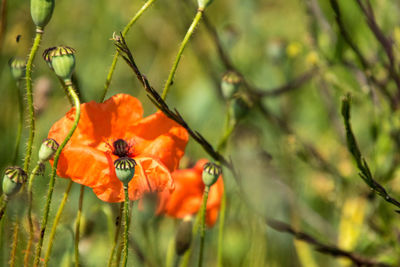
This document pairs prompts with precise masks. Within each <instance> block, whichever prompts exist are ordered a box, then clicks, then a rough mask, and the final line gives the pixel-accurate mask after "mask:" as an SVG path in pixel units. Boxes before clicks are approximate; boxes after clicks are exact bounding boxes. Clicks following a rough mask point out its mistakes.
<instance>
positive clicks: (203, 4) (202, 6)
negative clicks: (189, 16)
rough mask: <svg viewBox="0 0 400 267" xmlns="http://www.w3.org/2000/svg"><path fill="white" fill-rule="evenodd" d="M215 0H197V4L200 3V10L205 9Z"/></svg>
mask: <svg viewBox="0 0 400 267" xmlns="http://www.w3.org/2000/svg"><path fill="white" fill-rule="evenodd" d="M212 1H213V0H197V4H198V5H199V10H204V9H205V8H206V7H208V6H209V5H210V4H211V3H212Z"/></svg>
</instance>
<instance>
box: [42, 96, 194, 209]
mask: <svg viewBox="0 0 400 267" xmlns="http://www.w3.org/2000/svg"><path fill="white" fill-rule="evenodd" d="M74 114H75V109H74V108H72V109H71V110H70V111H69V112H67V114H66V115H65V116H64V117H63V118H61V119H60V120H59V121H57V122H56V123H55V124H54V125H53V126H52V127H51V129H50V131H49V135H48V137H49V138H53V139H55V140H56V141H57V142H58V143H61V142H62V141H63V140H64V138H65V136H66V135H67V133H68V131H69V129H70V128H71V127H72V124H73V119H74ZM142 116H143V109H142V104H141V103H140V101H139V100H138V99H136V98H135V97H132V96H130V95H126V94H117V95H115V96H113V97H111V98H110V99H108V100H107V101H105V102H104V103H96V102H94V101H91V102H89V103H85V104H82V105H81V117H80V121H79V124H78V127H77V129H76V131H75V132H74V134H73V136H72V137H71V139H70V141H69V142H68V144H67V145H66V146H65V148H64V149H63V151H62V153H61V155H60V159H59V163H58V168H57V174H58V176H61V177H64V178H70V179H71V180H73V181H74V182H76V183H79V184H83V185H85V186H88V187H91V188H92V189H93V192H94V193H95V194H96V195H97V197H98V198H100V199H101V200H103V201H107V202H121V201H123V200H124V191H123V186H122V183H121V182H120V181H119V180H118V178H117V177H116V174H115V169H114V164H113V163H114V161H115V160H116V159H118V153H116V146H115V147H114V144H115V143H116V142H115V141H117V140H121V139H122V140H124V141H126V143H125V142H124V143H125V144H128V148H127V149H128V151H127V154H128V155H129V157H132V158H134V159H135V161H136V163H137V166H136V170H135V176H134V177H133V179H132V180H131V181H130V182H129V198H130V199H131V200H135V199H138V198H140V197H141V196H142V195H143V194H144V193H145V192H159V191H163V190H165V189H170V190H172V189H173V188H174V183H173V180H172V177H171V172H172V171H174V170H175V169H176V168H177V167H178V164H179V160H180V159H181V157H182V156H183V154H184V150H185V147H186V143H187V141H188V138H189V135H188V133H187V131H186V130H185V129H184V128H183V127H181V126H180V125H178V124H177V123H175V122H174V121H172V120H171V119H169V118H167V117H166V116H165V115H164V114H163V113H162V112H161V111H158V112H156V113H154V114H152V115H150V116H148V117H145V118H142ZM51 163H52V162H51ZM52 164H53V163H52Z"/></svg>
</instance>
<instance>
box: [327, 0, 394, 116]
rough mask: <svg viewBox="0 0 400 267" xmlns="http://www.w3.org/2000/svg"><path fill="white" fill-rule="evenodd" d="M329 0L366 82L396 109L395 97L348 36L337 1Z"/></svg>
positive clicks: (341, 31) (343, 35) (342, 33)
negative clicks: (375, 88) (372, 71)
mask: <svg viewBox="0 0 400 267" xmlns="http://www.w3.org/2000/svg"><path fill="white" fill-rule="evenodd" d="M329 2H330V4H331V7H332V9H333V12H334V13H335V20H336V23H337V25H338V27H339V32H340V34H341V35H342V37H343V39H344V41H345V42H346V43H347V45H348V46H349V47H350V48H351V49H352V50H353V52H354V54H356V56H357V58H358V60H359V62H360V64H361V67H362V69H363V71H364V72H365V76H366V77H367V79H368V83H369V84H374V85H375V86H376V87H377V88H378V89H379V90H380V92H381V93H382V94H383V95H384V96H385V97H386V98H387V100H388V101H389V103H390V105H391V107H392V109H396V108H397V105H398V103H397V101H396V100H395V99H393V97H392V95H391V94H390V92H389V91H388V90H387V88H386V86H384V85H383V84H382V83H381V82H380V81H379V80H378V79H376V78H375V76H374V75H373V74H372V73H371V71H370V63H369V62H368V60H367V59H366V58H365V56H364V55H363V54H362V52H361V50H360V48H359V47H358V46H357V44H356V43H355V42H354V41H353V40H352V38H351V37H350V34H349V33H348V32H347V30H346V26H345V25H344V22H343V19H342V13H341V12H340V7H339V3H338V1H337V0H329Z"/></svg>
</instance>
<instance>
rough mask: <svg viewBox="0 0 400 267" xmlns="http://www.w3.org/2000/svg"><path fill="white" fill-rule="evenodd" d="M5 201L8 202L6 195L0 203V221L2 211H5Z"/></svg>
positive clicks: (2, 214)
mask: <svg viewBox="0 0 400 267" xmlns="http://www.w3.org/2000/svg"><path fill="white" fill-rule="evenodd" d="M7 203H8V197H7V196H6V195H4V198H3V202H2V203H1V205H0V222H1V219H2V218H3V216H4V213H5V212H6V207H7Z"/></svg>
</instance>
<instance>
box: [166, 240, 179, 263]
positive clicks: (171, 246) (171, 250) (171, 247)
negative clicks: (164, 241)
mask: <svg viewBox="0 0 400 267" xmlns="http://www.w3.org/2000/svg"><path fill="white" fill-rule="evenodd" d="M177 256H178V255H177ZM174 261H175V237H174V236H172V238H171V240H170V241H169V243H168V249H167V257H166V263H165V267H173V266H174Z"/></svg>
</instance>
